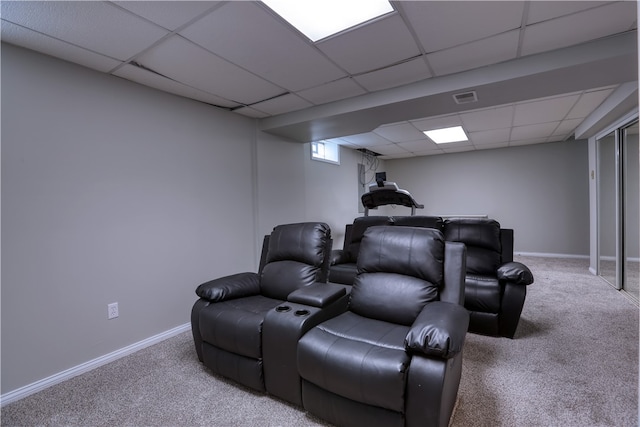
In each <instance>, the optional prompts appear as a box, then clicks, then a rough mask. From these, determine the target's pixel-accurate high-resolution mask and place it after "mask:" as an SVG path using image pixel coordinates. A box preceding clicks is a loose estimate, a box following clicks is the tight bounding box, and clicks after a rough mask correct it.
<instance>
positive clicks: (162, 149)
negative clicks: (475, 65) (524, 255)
mask: <svg viewBox="0 0 640 427" xmlns="http://www.w3.org/2000/svg"><path fill="white" fill-rule="evenodd" d="M2 113H3V114H2V143H3V147H2V249H3V251H2V354H1V356H2V389H1V392H2V394H5V393H7V392H10V391H13V390H15V389H16V388H19V387H21V386H24V385H28V384H31V383H33V382H36V381H39V380H41V379H43V378H46V377H48V376H50V375H53V374H57V373H59V372H61V371H63V370H65V369H68V368H72V367H75V366H77V365H79V364H82V363H84V362H87V361H89V360H92V359H94V358H96V357H100V356H102V355H105V354H108V353H110V352H113V351H116V350H118V349H121V348H123V347H125V346H127V345H129V344H132V343H135V342H139V341H141V340H144V339H146V338H148V337H151V336H153V335H155V334H158V333H161V332H163V331H167V330H169V329H171V328H174V327H176V326H179V325H182V324H185V323H187V322H188V321H189V311H190V309H191V306H192V304H193V302H194V301H195V299H196V297H195V294H194V289H195V286H197V284H199V283H201V282H203V281H205V280H208V279H211V278H214V277H219V276H222V275H225V274H231V273H236V272H240V271H255V268H256V267H257V255H258V249H259V247H260V244H261V238H262V236H263V235H264V234H266V233H269V232H270V230H271V229H272V228H273V227H274V226H275V225H277V224H282V223H287V222H298V221H325V222H327V223H328V224H329V225H330V226H331V228H332V231H333V236H334V247H341V245H342V239H343V237H344V226H345V224H347V223H350V222H352V221H353V218H354V217H356V216H359V215H360V214H359V213H358V203H359V199H358V176H357V170H358V163H362V158H361V155H360V153H358V152H355V151H353V150H350V149H347V148H342V149H341V164H340V165H339V166H338V165H332V164H328V163H322V162H316V161H312V160H311V159H310V152H309V151H310V150H309V145H308V144H299V143H294V142H291V141H287V140H284V139H282V138H279V137H274V136H271V135H268V134H265V133H262V132H259V131H257V130H256V125H255V121H254V120H251V119H247V118H243V117H241V116H238V115H236V114H231V113H226V112H224V111H221V110H219V109H216V108H213V107H210V106H207V105H204V104H202V103H198V102H195V101H190V100H186V99H183V98H180V97H175V96H172V95H169V94H165V93H161V92H158V91H155V90H152V89H149V88H146V87H143V86H140V85H136V84H133V83H130V82H127V81H124V80H120V79H117V78H114V77H110V76H105V75H103V74H100V73H97V72H94V71H91V70H88V69H84V68H82V67H79V66H76V65H73V64H69V63H66V62H63V61H59V60H55V59H52V58H49V57H46V56H43V55H39V54H37V53H33V52H29V51H26V50H23V49H19V48H15V47H11V46H6V45H4V44H3V46H2ZM377 170H385V171H387V175H388V178H389V180H392V181H396V182H397V183H398V185H399V186H400V187H401V188H405V189H407V190H409V191H411V192H412V193H413V195H414V196H415V198H416V199H417V200H418V202H420V203H424V204H425V205H426V209H425V210H424V211H422V212H420V213H426V214H461V213H487V214H489V215H491V216H493V217H495V218H496V219H498V220H500V222H501V223H502V224H503V225H504V226H506V227H513V228H515V229H516V250H519V251H524V252H547V253H565V254H580V255H585V254H587V253H588V240H589V235H588V232H589V230H588V224H587V221H588V194H587V177H588V163H587V150H586V144H583V143H582V142H567V143H557V144H546V145H538V146H531V147H515V148H509V149H503V150H489V151H478V152H471V153H460V154H450V155H443V156H435V157H423V158H418V159H405V160H393V161H386V162H381V164H380V165H379V167H378V169H377ZM407 211H408V210H405V209H402V210H401V209H400V208H398V209H389V212H388V214H391V215H398V214H407ZM379 213H381V214H386V213H385V212H382V211H381V212H379ZM115 301H117V302H119V304H120V317H119V318H118V319H116V320H111V321H108V320H107V319H106V315H107V307H106V306H107V304H108V303H111V302H115Z"/></svg>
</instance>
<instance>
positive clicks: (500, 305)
mask: <svg viewBox="0 0 640 427" xmlns="http://www.w3.org/2000/svg"><path fill="white" fill-rule="evenodd" d="M444 237H445V240H447V241H448V242H449V241H451V242H461V243H464V244H465V246H466V248H467V274H466V283H465V301H464V305H465V307H466V308H467V309H468V310H469V312H470V314H471V320H470V322H469V331H470V332H475V333H480V334H484V335H493V336H503V337H507V338H513V336H514V334H515V332H516V328H517V327H518V322H519V320H520V314H521V313H522V307H523V306H524V300H525V297H526V295H527V285H530V284H531V283H533V274H531V271H530V270H529V269H528V268H527V267H526V266H525V265H524V264H522V263H519V262H513V230H511V229H501V228H500V224H499V223H498V222H497V221H495V220H493V219H485V218H452V219H448V220H446V221H445V223H444Z"/></svg>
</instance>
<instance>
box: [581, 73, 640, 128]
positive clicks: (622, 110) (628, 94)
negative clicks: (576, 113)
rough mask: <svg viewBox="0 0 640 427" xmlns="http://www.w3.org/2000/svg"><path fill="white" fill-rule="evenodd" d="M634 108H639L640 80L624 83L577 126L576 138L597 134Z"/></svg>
mask: <svg viewBox="0 0 640 427" xmlns="http://www.w3.org/2000/svg"><path fill="white" fill-rule="evenodd" d="M634 108H635V109H636V110H637V109H638V82H637V81H635V82H627V83H623V84H621V85H620V86H618V88H617V89H616V90H614V91H613V93H612V94H611V95H609V97H608V98H607V99H605V100H604V102H603V103H602V104H600V105H599V106H598V107H597V108H596V109H595V110H593V112H592V113H591V114H590V115H589V116H588V117H587V118H586V119H584V120H583V122H582V123H581V124H580V125H579V126H578V127H577V128H576V130H575V139H587V138H590V137H592V136H594V135H596V134H597V133H599V132H600V131H602V130H603V129H604V128H605V127H607V126H609V125H611V124H612V123H613V122H614V121H616V120H618V119H619V118H620V117H621V116H622V115H624V114H626V113H628V112H630V111H631V110H633V109H634Z"/></svg>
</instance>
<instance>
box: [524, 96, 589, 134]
mask: <svg viewBox="0 0 640 427" xmlns="http://www.w3.org/2000/svg"><path fill="white" fill-rule="evenodd" d="M579 97H580V95H577V94H573V95H568V96H561V97H554V98H545V99H542V100H539V101H533V102H522V103H518V104H516V107H515V113H514V115H513V125H514V126H522V125H531V124H535V123H544V122H552V121H558V120H560V119H563V118H564V117H565V116H566V115H567V114H568V113H569V110H571V108H572V107H573V106H574V105H575V103H576V101H577V100H578V98H579Z"/></svg>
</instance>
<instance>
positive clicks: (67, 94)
mask: <svg viewBox="0 0 640 427" xmlns="http://www.w3.org/2000/svg"><path fill="white" fill-rule="evenodd" d="M254 144H255V124H254V122H253V120H249V119H245V118H243V117H241V116H238V115H233V114H229V113H225V112H220V110H218V109H216V108H213V107H210V106H207V105H205V104H202V103H198V102H194V101H190V100H186V99H184V98H180V97H175V96H172V95H168V94H165V93H161V92H158V91H155V90H152V89H149V88H145V87H143V86H140V85H136V84H133V83H129V82H127V81H125V80H121V79H118V78H115V77H110V76H106V75H103V74H99V73H97V72H94V71H91V70H88V69H85V68H82V67H79V66H76V65H72V64H69V63H66V62H63V61H59V60H55V59H52V58H49V57H46V56H43V55H39V54H36V53H33V52H30V51H27V50H23V49H18V48H15V47H12V46H8V45H4V44H3V46H2V355H1V356H2V393H3V394H4V393H7V392H9V391H12V390H14V389H16V388H19V387H21V386H24V385H27V384H30V383H33V382H35V381H37V380H41V379H43V378H46V377H48V376H50V375H53V374H56V373H59V372H61V371H63V370H65V369H68V368H71V367H74V366H77V365H79V364H81V363H84V362H87V361H89V360H92V359H94V358H97V357H99V356H102V355H105V354H108V353H110V352H113V351H115V350H117V349H120V348H123V347H125V346H127V345H130V344H132V343H135V342H139V341H141V340H143V339H145V338H148V337H151V336H153V335H155V334H158V333H161V332H164V331H167V330H169V329H171V328H174V327H176V326H179V325H183V324H185V323H187V322H188V321H189V312H190V309H191V306H192V305H193V303H194V301H195V299H196V296H195V293H194V290H195V286H197V284H199V283H201V282H203V281H205V280H208V279H211V278H213V277H217V276H221V275H224V274H230V273H235V272H239V271H247V270H250V271H251V270H254V268H255V267H256V262H255V259H254V257H251V256H247V254H248V253H252V251H253V248H254V246H255V230H254V226H253V221H254V213H253V211H254V199H253V186H254V176H253V166H252V158H253V155H252V151H253V150H254ZM116 301H117V302H118V303H119V308H120V317H119V318H117V319H115V320H107V304H108V303H111V302H116Z"/></svg>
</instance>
